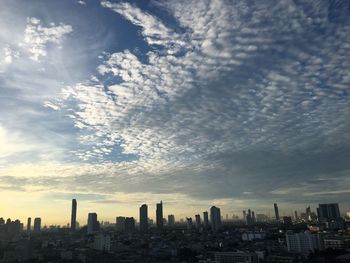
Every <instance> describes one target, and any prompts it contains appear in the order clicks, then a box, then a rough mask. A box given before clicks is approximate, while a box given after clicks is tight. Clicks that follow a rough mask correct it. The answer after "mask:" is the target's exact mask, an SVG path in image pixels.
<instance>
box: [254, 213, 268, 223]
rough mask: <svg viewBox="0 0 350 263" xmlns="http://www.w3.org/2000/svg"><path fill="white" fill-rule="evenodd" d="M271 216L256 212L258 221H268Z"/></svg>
mask: <svg viewBox="0 0 350 263" xmlns="http://www.w3.org/2000/svg"><path fill="white" fill-rule="evenodd" d="M268 219H269V217H268V216H267V215H265V214H256V221H257V222H267V221H268Z"/></svg>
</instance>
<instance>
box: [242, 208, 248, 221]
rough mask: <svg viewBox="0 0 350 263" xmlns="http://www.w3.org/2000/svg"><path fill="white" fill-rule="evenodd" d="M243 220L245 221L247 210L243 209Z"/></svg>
mask: <svg viewBox="0 0 350 263" xmlns="http://www.w3.org/2000/svg"><path fill="white" fill-rule="evenodd" d="M243 221H244V222H245V223H247V212H246V211H245V210H243Z"/></svg>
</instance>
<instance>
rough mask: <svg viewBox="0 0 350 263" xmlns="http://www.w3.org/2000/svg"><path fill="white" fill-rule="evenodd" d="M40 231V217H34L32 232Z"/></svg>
mask: <svg viewBox="0 0 350 263" xmlns="http://www.w3.org/2000/svg"><path fill="white" fill-rule="evenodd" d="M40 231H41V218H40V217H36V218H34V233H40Z"/></svg>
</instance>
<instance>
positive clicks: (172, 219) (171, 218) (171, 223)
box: [168, 215, 175, 226]
mask: <svg viewBox="0 0 350 263" xmlns="http://www.w3.org/2000/svg"><path fill="white" fill-rule="evenodd" d="M174 225H175V216H174V215H168V226H174Z"/></svg>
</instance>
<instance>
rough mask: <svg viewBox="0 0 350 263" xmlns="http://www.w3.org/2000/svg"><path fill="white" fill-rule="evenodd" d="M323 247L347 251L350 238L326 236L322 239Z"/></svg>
mask: <svg viewBox="0 0 350 263" xmlns="http://www.w3.org/2000/svg"><path fill="white" fill-rule="evenodd" d="M324 247H325V249H327V248H332V249H349V248H350V238H347V237H344V236H328V237H325V238H324Z"/></svg>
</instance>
